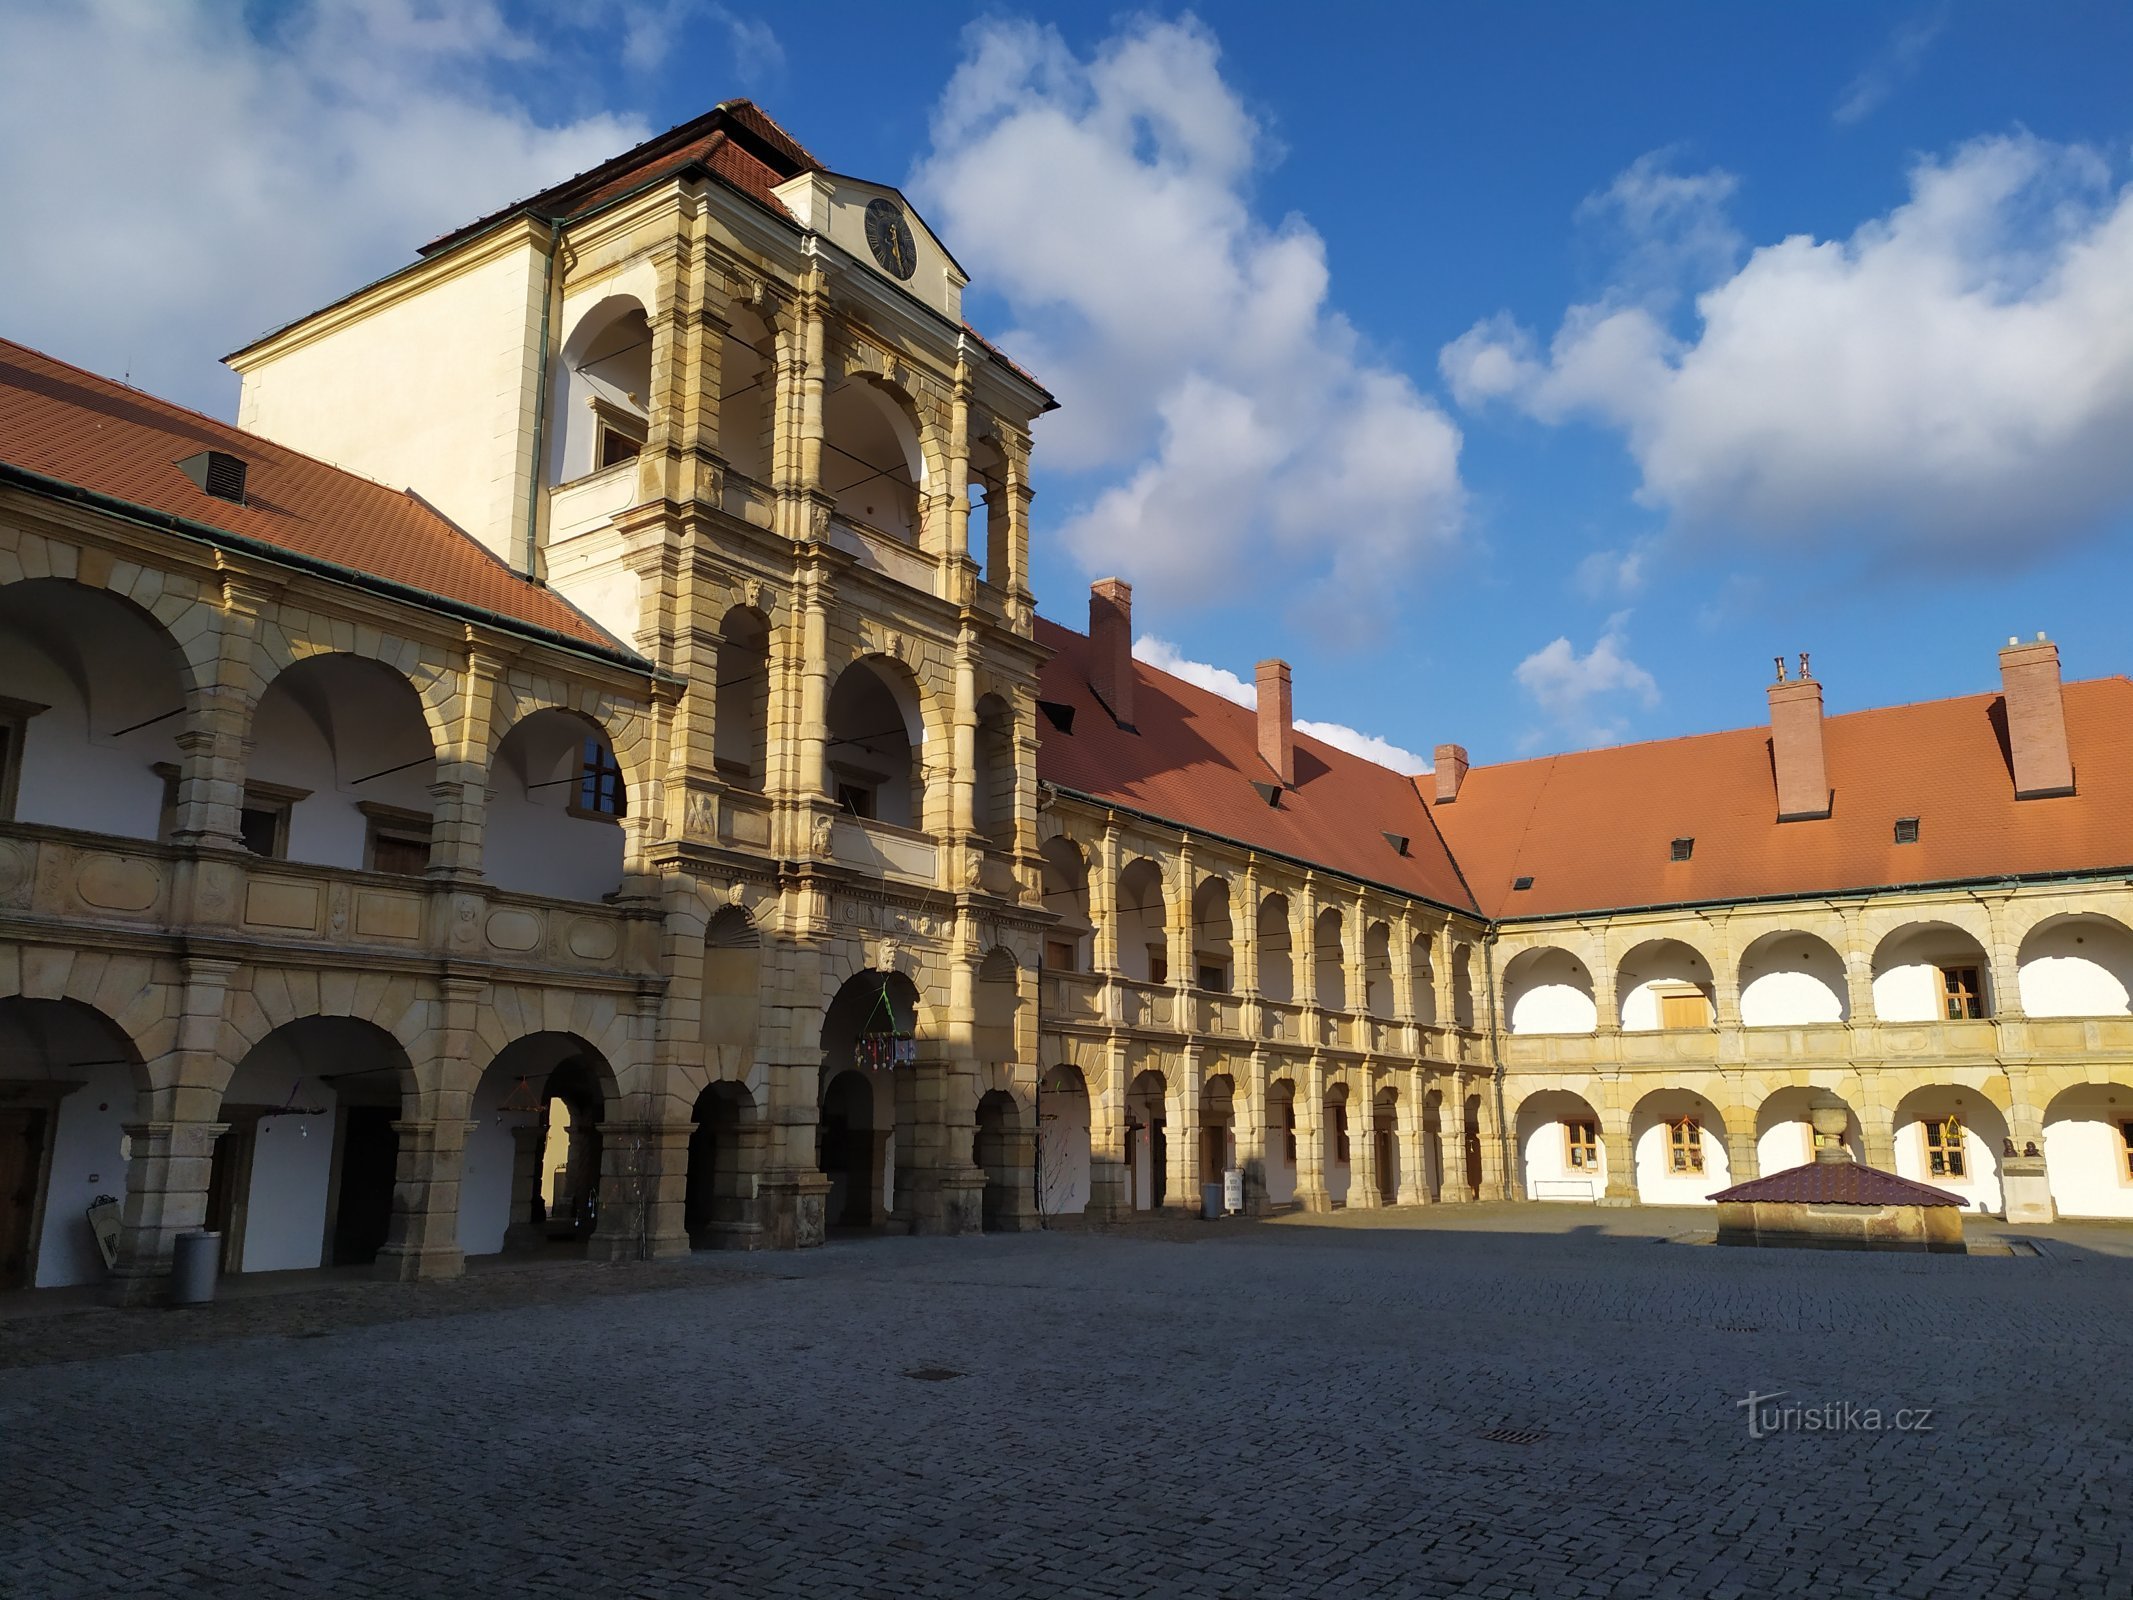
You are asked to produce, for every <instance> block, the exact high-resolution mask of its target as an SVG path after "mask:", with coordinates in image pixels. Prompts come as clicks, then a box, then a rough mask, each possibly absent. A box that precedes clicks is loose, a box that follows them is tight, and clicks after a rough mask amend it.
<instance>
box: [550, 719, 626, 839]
mask: <svg viewBox="0 0 2133 1600" xmlns="http://www.w3.org/2000/svg"><path fill="white" fill-rule="evenodd" d="M603 759H604V761H605V765H602V764H601V763H602V761H603ZM610 779H612V780H613V789H614V797H615V808H614V810H612V811H610V810H608V809H607V808H606V807H605V806H603V805H601V804H599V799H600V796H601V793H602V791H603V789H604V788H605V787H606V785H607V784H608V782H609V780H610ZM588 781H589V782H591V783H592V785H593V801H594V803H593V804H592V805H587V804H586V803H585V786H586V784H587V782H588ZM571 785H572V786H571V790H570V803H569V804H568V805H567V806H565V807H564V809H565V810H567V811H568V812H569V813H570V814H571V815H572V816H574V817H579V818H582V819H583V820H585V821H587V822H620V821H621V820H622V819H623V818H624V817H626V816H628V815H629V785H628V783H627V781H626V780H625V779H624V778H623V776H622V763H621V762H619V761H617V760H616V759H615V752H614V748H613V746H611V745H610V744H608V742H607V741H606V740H605V739H604V738H602V737H601V736H600V735H598V734H591V733H588V734H587V735H586V736H585V741H584V743H583V744H581V745H579V747H578V771H577V776H576V777H575V778H573V779H572V780H571Z"/></svg>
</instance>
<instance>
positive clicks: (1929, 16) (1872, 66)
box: [1830, 5, 1948, 126]
mask: <svg viewBox="0 0 2133 1600" xmlns="http://www.w3.org/2000/svg"><path fill="white" fill-rule="evenodd" d="M1947 25H1948V11H1947V7H1946V6H1945V5H1941V6H1936V7H1935V8H1934V9H1933V10H1931V11H1929V12H1927V13H1926V14H1925V15H1923V16H1919V17H1913V18H1911V19H1910V20H1909V21H1907V22H1902V23H1899V24H1897V26H1896V31H1895V32H1894V33H1892V34H1890V35H1889V42H1888V43H1887V44H1886V45H1884V46H1883V47H1882V49H1881V52H1880V54H1879V55H1877V56H1875V58H1874V59H1873V61H1872V62H1870V63H1869V64H1868V65H1867V68H1866V70H1865V71H1864V72H1861V73H1860V74H1859V76H1858V77H1856V78H1854V79H1852V81H1851V82H1850V83H1848V84H1846V85H1845V86H1844V93H1843V94H1841V95H1839V96H1838V97H1837V105H1836V109H1835V110H1833V111H1832V112H1830V120H1831V121H1833V122H1836V123H1838V124H1839V125H1840V126H1848V125H1850V124H1851V123H1854V122H1863V121H1864V120H1865V119H1866V118H1868V117H1870V116H1872V115H1873V114H1874V112H1876V111H1877V110H1879V109H1880V108H1881V106H1882V103H1883V102H1884V101H1886V100H1887V99H1888V98H1889V96H1891V95H1893V94H1894V93H1895V92H1896V91H1897V90H1898V89H1900V88H1902V87H1903V85H1904V84H1906V83H1908V82H1910V80H1911V78H1912V77H1913V76H1914V75H1915V74H1916V73H1917V71H1918V69H1919V67H1920V65H1921V64H1923V62H1924V61H1925V58H1926V51H1927V50H1929V49H1931V48H1932V45H1933V41H1934V40H1936V39H1938V38H1939V37H1940V34H1941V30H1942V29H1943V28H1945V27H1946V26H1947Z"/></svg>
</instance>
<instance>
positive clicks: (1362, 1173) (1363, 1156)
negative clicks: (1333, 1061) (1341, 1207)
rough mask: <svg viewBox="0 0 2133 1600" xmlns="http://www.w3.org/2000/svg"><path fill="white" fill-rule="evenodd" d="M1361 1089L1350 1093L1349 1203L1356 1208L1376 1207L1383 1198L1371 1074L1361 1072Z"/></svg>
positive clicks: (1375, 1103)
mask: <svg viewBox="0 0 2133 1600" xmlns="http://www.w3.org/2000/svg"><path fill="white" fill-rule="evenodd" d="M1362 1085H1363V1087H1362V1093H1361V1095H1360V1096H1358V1095H1357V1094H1356V1092H1355V1090H1354V1089H1352V1088H1351V1089H1350V1090H1349V1094H1348V1204H1349V1205H1351V1206H1353V1207H1355V1208H1356V1209H1357V1210H1375V1209H1376V1208H1377V1207H1378V1206H1380V1205H1382V1204H1383V1203H1384V1201H1383V1200H1382V1199H1381V1198H1380V1196H1379V1194H1378V1105H1377V1096H1376V1095H1375V1093H1374V1092H1373V1091H1372V1090H1371V1087H1370V1074H1369V1073H1368V1072H1365V1073H1363V1074H1362Z"/></svg>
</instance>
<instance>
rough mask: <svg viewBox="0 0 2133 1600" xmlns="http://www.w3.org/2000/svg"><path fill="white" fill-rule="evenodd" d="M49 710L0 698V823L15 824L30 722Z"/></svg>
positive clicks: (11, 698) (4, 695)
mask: <svg viewBox="0 0 2133 1600" xmlns="http://www.w3.org/2000/svg"><path fill="white" fill-rule="evenodd" d="M51 709H52V708H51V707H50V706H41V705H39V704H38V703H37V702H36V701H34V700H17V699H16V698H15V697H14V696H13V695H6V694H0V733H4V734H5V735H6V736H7V742H6V743H5V744H4V745H0V822H13V821H14V820H15V802H16V798H17V797H18V796H19V795H20V794H21V792H22V747H23V746H24V745H26V744H28V743H29V738H30V718H32V717H34V716H36V715H37V714H38V713H39V712H42V711H49V710H51Z"/></svg>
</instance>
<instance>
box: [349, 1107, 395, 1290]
mask: <svg viewBox="0 0 2133 1600" xmlns="http://www.w3.org/2000/svg"><path fill="white" fill-rule="evenodd" d="M341 1115H342V1117H343V1119H344V1122H343V1131H342V1137H341V1187H340V1198H339V1200H338V1202H337V1203H336V1205H335V1207H334V1213H333V1264H334V1265H335V1266H337V1267H349V1266H364V1265H367V1264H368V1263H370V1262H372V1261H375V1260H377V1258H378V1252H379V1251H380V1250H382V1249H384V1248H385V1235H386V1232H387V1230H388V1229H389V1228H390V1227H391V1225H392V1214H393V1184H394V1180H395V1178H396V1176H397V1174H398V1171H399V1165H400V1135H399V1134H397V1133H395V1132H394V1131H393V1123H394V1122H396V1121H397V1120H398V1119H399V1115H400V1113H399V1111H398V1109H397V1108H396V1107H393V1106H348V1107H346V1108H345V1109H343V1111H342V1113H341Z"/></svg>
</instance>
